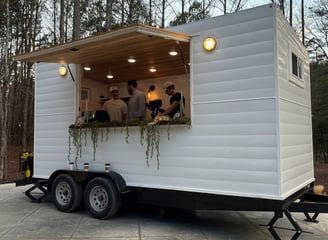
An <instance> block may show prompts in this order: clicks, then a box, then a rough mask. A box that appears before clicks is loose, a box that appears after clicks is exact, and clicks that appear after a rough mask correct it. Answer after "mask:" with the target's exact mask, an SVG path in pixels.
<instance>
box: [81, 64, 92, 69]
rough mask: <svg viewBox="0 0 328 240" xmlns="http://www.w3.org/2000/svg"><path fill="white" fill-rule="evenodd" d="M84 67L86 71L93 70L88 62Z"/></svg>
mask: <svg viewBox="0 0 328 240" xmlns="http://www.w3.org/2000/svg"><path fill="white" fill-rule="evenodd" d="M83 69H84V70H85V71H90V70H91V67H90V66H89V64H86V65H84V67H83Z"/></svg>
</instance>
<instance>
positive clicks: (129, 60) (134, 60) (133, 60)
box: [128, 57, 137, 63]
mask: <svg viewBox="0 0 328 240" xmlns="http://www.w3.org/2000/svg"><path fill="white" fill-rule="evenodd" d="M136 61H137V60H136V59H135V58H133V57H130V58H129V59H128V62H129V63H135V62H136Z"/></svg>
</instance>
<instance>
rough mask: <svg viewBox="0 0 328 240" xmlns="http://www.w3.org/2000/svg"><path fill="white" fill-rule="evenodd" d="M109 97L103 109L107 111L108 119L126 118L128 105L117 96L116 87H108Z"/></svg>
mask: <svg viewBox="0 0 328 240" xmlns="http://www.w3.org/2000/svg"><path fill="white" fill-rule="evenodd" d="M109 91H110V94H111V96H112V98H111V99H109V100H108V101H106V102H105V103H104V110H106V111H107V113H108V114H109V117H110V121H119V122H120V121H124V120H126V118H127V114H128V107H127V105H126V103H125V102H124V101H123V100H122V99H120V98H119V96H118V88H117V87H116V86H112V87H111V88H110V89H109Z"/></svg>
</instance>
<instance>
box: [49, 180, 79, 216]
mask: <svg viewBox="0 0 328 240" xmlns="http://www.w3.org/2000/svg"><path fill="white" fill-rule="evenodd" d="M51 193H52V199H53V201H54V203H55V205H56V207H57V209H58V210H60V211H62V212H72V211H74V210H76V209H77V208H78V207H79V206H80V205H81V202H82V197H83V195H82V188H81V186H80V184H79V183H77V182H76V181H75V180H74V178H73V177H72V176H70V175H68V174H65V173H64V174H60V175H58V176H57V177H56V179H55V181H54V182H53V184H52V187H51Z"/></svg>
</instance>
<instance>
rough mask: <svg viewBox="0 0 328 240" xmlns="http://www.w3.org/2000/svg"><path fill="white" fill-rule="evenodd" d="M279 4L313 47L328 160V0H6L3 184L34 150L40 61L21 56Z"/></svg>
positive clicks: (319, 123) (0, 104) (1, 21)
mask: <svg viewBox="0 0 328 240" xmlns="http://www.w3.org/2000/svg"><path fill="white" fill-rule="evenodd" d="M271 2H275V3H276V4H277V6H279V7H280V9H281V10H282V12H283V13H284V15H285V16H286V18H287V20H288V21H289V23H290V24H291V25H292V27H293V28H294V29H295V31H296V32H297V33H298V34H299V36H300V39H301V41H303V43H304V45H305V46H306V47H307V48H308V52H309V56H310V61H311V95H312V112H313V143H314V159H315V162H316V163H328V49H327V45H328V0H312V1H310V0H309V1H306V0H278V1H274V0H271V1H269V0H266V1H265V0H179V1H177V0H175V1H174V0H120V1H118V0H51V1H50V0H48V1H46V0H1V1H0V29H1V30H0V183H1V182H10V181H13V180H16V179H18V178H21V177H22V176H21V173H20V172H19V157H20V154H21V153H22V152H25V151H29V152H33V127H34V126H33V125H34V119H33V118H34V81H35V76H34V64H32V63H20V62H17V61H15V60H14V59H13V57H14V56H15V55H17V54H22V53H25V52H30V51H34V50H37V49H41V48H45V47H49V46H53V45H55V44H61V43H65V42H68V41H71V40H75V39H79V38H84V37H87V36H91V35H94V34H97V33H100V32H105V31H110V30H112V29H116V28H119V27H121V26H126V25H129V24H132V23H143V24H147V25H151V26H155V27H162V28H165V27H167V26H169V25H179V24H183V23H189V22H193V21H198V20H202V19H206V18H210V17H214V16H218V15H222V14H228V13H231V12H236V11H240V10H242V9H246V8H250V7H256V6H259V5H263V4H268V3H271Z"/></svg>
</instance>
